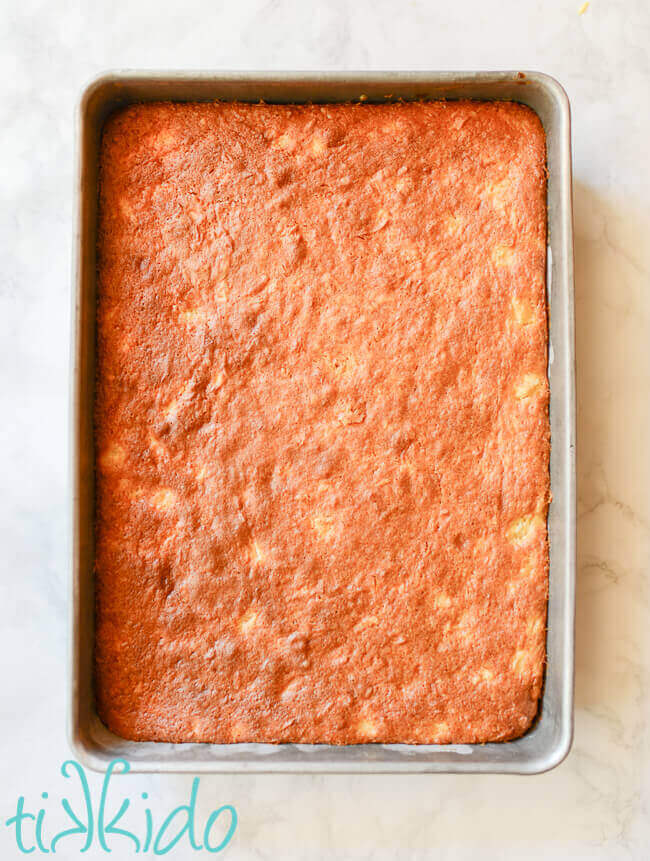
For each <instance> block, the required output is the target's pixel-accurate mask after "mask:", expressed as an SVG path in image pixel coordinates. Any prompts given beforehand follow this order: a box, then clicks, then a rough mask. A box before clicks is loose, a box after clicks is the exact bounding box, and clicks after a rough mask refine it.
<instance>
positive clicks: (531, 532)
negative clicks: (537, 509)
mask: <svg viewBox="0 0 650 861" xmlns="http://www.w3.org/2000/svg"><path fill="white" fill-rule="evenodd" d="M543 526H544V518H543V517H542V515H541V514H525V515H524V516H523V517H518V518H517V519H516V520H513V521H512V523H511V524H510V526H509V527H508V530H507V532H506V538H507V539H508V541H511V542H512V543H513V544H514V545H515V547H523V545H524V544H528V543H529V542H530V541H532V540H533V538H534V537H535V535H536V533H537V531H538V530H539V529H541V528H542V527H543Z"/></svg>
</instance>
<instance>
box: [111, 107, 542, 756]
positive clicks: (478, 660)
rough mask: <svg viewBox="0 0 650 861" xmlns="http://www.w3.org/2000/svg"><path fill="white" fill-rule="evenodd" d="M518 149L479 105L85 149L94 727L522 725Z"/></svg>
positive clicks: (537, 507)
mask: <svg viewBox="0 0 650 861" xmlns="http://www.w3.org/2000/svg"><path fill="white" fill-rule="evenodd" d="M545 201H546V167H545V138H544V132H543V129H542V126H541V124H540V121H539V119H538V118H537V116H536V115H535V114H534V113H533V112H532V111H531V110H530V109H528V108H526V107H524V106H522V105H518V104H514V103H507V102H493V103H490V102H469V101H461V102H417V103H394V104H382V105H371V104H368V103H365V104H346V105H302V106H287V105H266V104H259V105H251V104H226V103H210V104H193V103H182V104H181V103H177V104H171V103H150V104H143V105H133V106H129V107H127V108H124V109H122V110H120V111H118V112H116V113H114V114H112V115H111V116H110V117H109V119H108V120H107V122H106V125H105V127H104V131H103V136H102V142H101V153H100V181H99V226H98V248H97V253H98V262H97V271H98V276H97V277H98V300H97V380H96V395H95V449H96V464H95V466H96V515H95V518H96V527H95V529H96V554H95V556H96V562H95V584H96V635H95V688H96V699H97V708H98V712H99V715H100V717H101V718H102V720H103V721H104V722H105V724H106V725H107V726H108V727H109V728H110V729H111V730H113V731H114V732H115V733H117V734H118V735H120V736H123V737H125V738H128V739H136V740H156V741H171V742H184V741H193V742H197V741H203V742H224V743H228V742H238V741H258V742H302V743H310V742H313V743H318V742H322V743H333V744H354V743H361V742H406V743H414V744H418V743H420V744H422V743H424V744H429V743H449V742H457V743H461V742H465V743H471V742H487V741H500V740H508V739H511V738H515V737H518V736H520V735H522V734H523V733H524V732H525V731H526V730H527V729H528V728H529V726H530V725H531V722H532V721H533V720H534V718H535V715H536V713H537V710H538V702H539V697H540V692H541V686H542V680H543V674H544V662H545V636H546V604H547V589H548V545H547V527H546V517H547V509H548V503H549V493H550V486H549V445H550V431H549V420H548V399H549V390H548V381H547V373H546V362H547V340H548V337H547V312H546V295H545V265H546V202H545Z"/></svg>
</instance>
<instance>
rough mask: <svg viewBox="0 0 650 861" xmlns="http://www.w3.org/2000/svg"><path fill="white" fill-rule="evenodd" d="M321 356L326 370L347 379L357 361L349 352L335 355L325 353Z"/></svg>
mask: <svg viewBox="0 0 650 861" xmlns="http://www.w3.org/2000/svg"><path fill="white" fill-rule="evenodd" d="M323 358H324V360H325V364H326V366H327V368H328V370H329V371H330V372H331V373H332V374H333V375H334V376H336V377H341V378H345V379H347V378H349V377H351V376H352V375H353V374H354V372H355V370H356V368H357V361H356V359H355V357H354V356H353V355H352V354H351V353H341V354H340V355H337V356H332V355H330V354H329V353H327V354H325V356H324V357H323Z"/></svg>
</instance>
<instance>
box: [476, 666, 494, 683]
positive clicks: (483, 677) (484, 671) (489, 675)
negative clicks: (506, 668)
mask: <svg viewBox="0 0 650 861" xmlns="http://www.w3.org/2000/svg"><path fill="white" fill-rule="evenodd" d="M493 679H494V673H493V672H492V670H491V669H490V668H489V667H481V669H480V670H479V671H478V672H476V673H474V675H473V676H472V681H473V682H474V684H475V685H478V684H481V683H482V682H485V683H486V684H489V682H491V681H492V680H493Z"/></svg>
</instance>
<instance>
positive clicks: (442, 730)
mask: <svg viewBox="0 0 650 861" xmlns="http://www.w3.org/2000/svg"><path fill="white" fill-rule="evenodd" d="M431 736H432V738H433V741H434V743H435V744H444V743H445V742H447V741H448V740H449V738H450V737H451V733H450V732H449V724H448V723H446V722H445V721H437V722H436V723H434V724H432V725H431Z"/></svg>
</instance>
